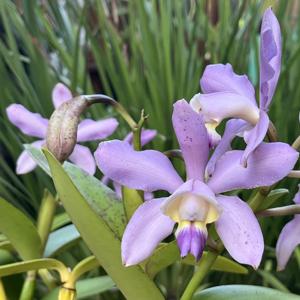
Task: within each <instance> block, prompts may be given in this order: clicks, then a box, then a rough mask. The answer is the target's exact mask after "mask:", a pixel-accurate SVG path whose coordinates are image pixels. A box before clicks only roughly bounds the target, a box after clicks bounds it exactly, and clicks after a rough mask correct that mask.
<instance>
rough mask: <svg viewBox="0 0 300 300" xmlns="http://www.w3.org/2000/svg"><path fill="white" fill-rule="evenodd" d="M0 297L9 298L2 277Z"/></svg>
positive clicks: (4, 299)
mask: <svg viewBox="0 0 300 300" xmlns="http://www.w3.org/2000/svg"><path fill="white" fill-rule="evenodd" d="M0 299H2V300H7V297H6V293H5V289H4V285H3V282H2V280H1V279H0Z"/></svg>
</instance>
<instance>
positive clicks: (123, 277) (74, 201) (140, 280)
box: [44, 150, 163, 300]
mask: <svg viewBox="0 0 300 300" xmlns="http://www.w3.org/2000/svg"><path fill="white" fill-rule="evenodd" d="M44 154H45V156H46V158H47V160H48V163H49V166H50V170H51V174H52V178H53V181H54V184H55V187H56V190H57V192H58V194H59V197H60V200H61V201H62V203H63V205H64V207H65V209H66V211H67V212H68V214H69V216H70V218H71V220H72V221H73V223H74V224H75V225H76V227H77V229H78V231H79V232H80V234H81V236H82V238H83V240H84V241H85V242H86V244H87V245H88V246H89V248H90V250H91V251H92V252H93V253H94V255H95V256H96V258H97V259H98V261H99V263H100V264H101V266H102V267H103V268H104V269H105V270H106V272H107V273H108V275H109V276H110V277H111V278H112V280H113V281H114V282H115V283H116V285H117V286H118V287H119V289H120V290H121V291H122V293H123V294H124V295H125V297H127V298H128V299H144V300H147V299H149V300H150V299H151V300H152V299H157V300H159V299H163V296H162V294H161V293H160V291H159V290H158V288H157V287H156V286H155V284H154V283H153V281H151V280H150V279H149V277H148V276H147V275H146V274H145V273H144V272H143V271H142V269H141V268H140V267H138V266H134V267H130V268H125V267H124V266H123V265H122V262H121V245H120V240H119V239H118V238H117V237H116V235H115V234H114V233H113V232H112V231H111V229H110V228H109V227H108V226H107V224H106V223H105V221H104V220H103V219H102V218H101V217H100V216H99V215H98V214H97V212H96V211H95V210H94V209H93V208H92V206H90V205H89V203H88V202H87V201H86V199H84V197H83V195H82V194H81V193H80V192H79V190H78V189H77V188H76V186H75V185H74V183H73V182H72V180H71V179H70V177H69V176H68V175H67V174H66V172H65V171H64V169H63V168H62V166H61V165H60V163H59V162H58V161H57V160H56V159H55V158H54V157H53V155H52V154H51V153H50V152H49V151H47V150H44ZM95 196H97V197H99V195H95ZM100 196H101V195H100Z"/></svg>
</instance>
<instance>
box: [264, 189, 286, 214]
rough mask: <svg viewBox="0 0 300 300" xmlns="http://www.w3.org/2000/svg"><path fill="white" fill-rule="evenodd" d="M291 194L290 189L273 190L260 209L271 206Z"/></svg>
mask: <svg viewBox="0 0 300 300" xmlns="http://www.w3.org/2000/svg"><path fill="white" fill-rule="evenodd" d="M288 194H289V190H288V189H276V190H272V191H271V192H270V194H269V195H268V196H267V198H266V199H264V201H263V202H262V204H261V206H260V207H259V210H264V209H267V208H269V207H271V206H272V205H273V204H274V203H275V202H276V201H277V200H279V199H280V198H281V197H283V196H287V195H288Z"/></svg>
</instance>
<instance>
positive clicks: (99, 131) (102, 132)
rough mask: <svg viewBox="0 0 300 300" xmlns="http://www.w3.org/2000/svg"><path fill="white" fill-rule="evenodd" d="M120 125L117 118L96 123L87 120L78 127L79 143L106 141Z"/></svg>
mask: <svg viewBox="0 0 300 300" xmlns="http://www.w3.org/2000/svg"><path fill="white" fill-rule="evenodd" d="M118 125H119V123H118V121H117V120H116V119H115V118H109V119H105V120H99V121H94V120H91V119H85V120H83V121H81V122H80V123H79V125H78V131H77V141H78V142H88V141H95V140H101V139H105V138H107V137H108V136H110V135H111V134H113V132H114V131H115V130H116V128H117V127H118Z"/></svg>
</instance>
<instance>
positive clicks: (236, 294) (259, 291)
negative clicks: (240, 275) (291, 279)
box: [192, 284, 299, 300]
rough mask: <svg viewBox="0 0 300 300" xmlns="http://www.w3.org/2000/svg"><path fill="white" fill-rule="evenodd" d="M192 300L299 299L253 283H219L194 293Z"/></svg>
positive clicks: (293, 295)
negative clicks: (219, 284)
mask: <svg viewBox="0 0 300 300" xmlns="http://www.w3.org/2000/svg"><path fill="white" fill-rule="evenodd" d="M192 299H193V300H200V299H201V300H229V299H230V300H253V299H259V300H270V299H272V300H299V296H297V295H295V294H289V293H283V292H280V291H278V290H274V289H270V288H266V287H260V286H256V285H255V286H254V285H239V284H236V285H221V286H217V287H212V288H209V289H206V290H203V291H201V292H199V293H196V294H195V295H194V297H193V298H192Z"/></svg>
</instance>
